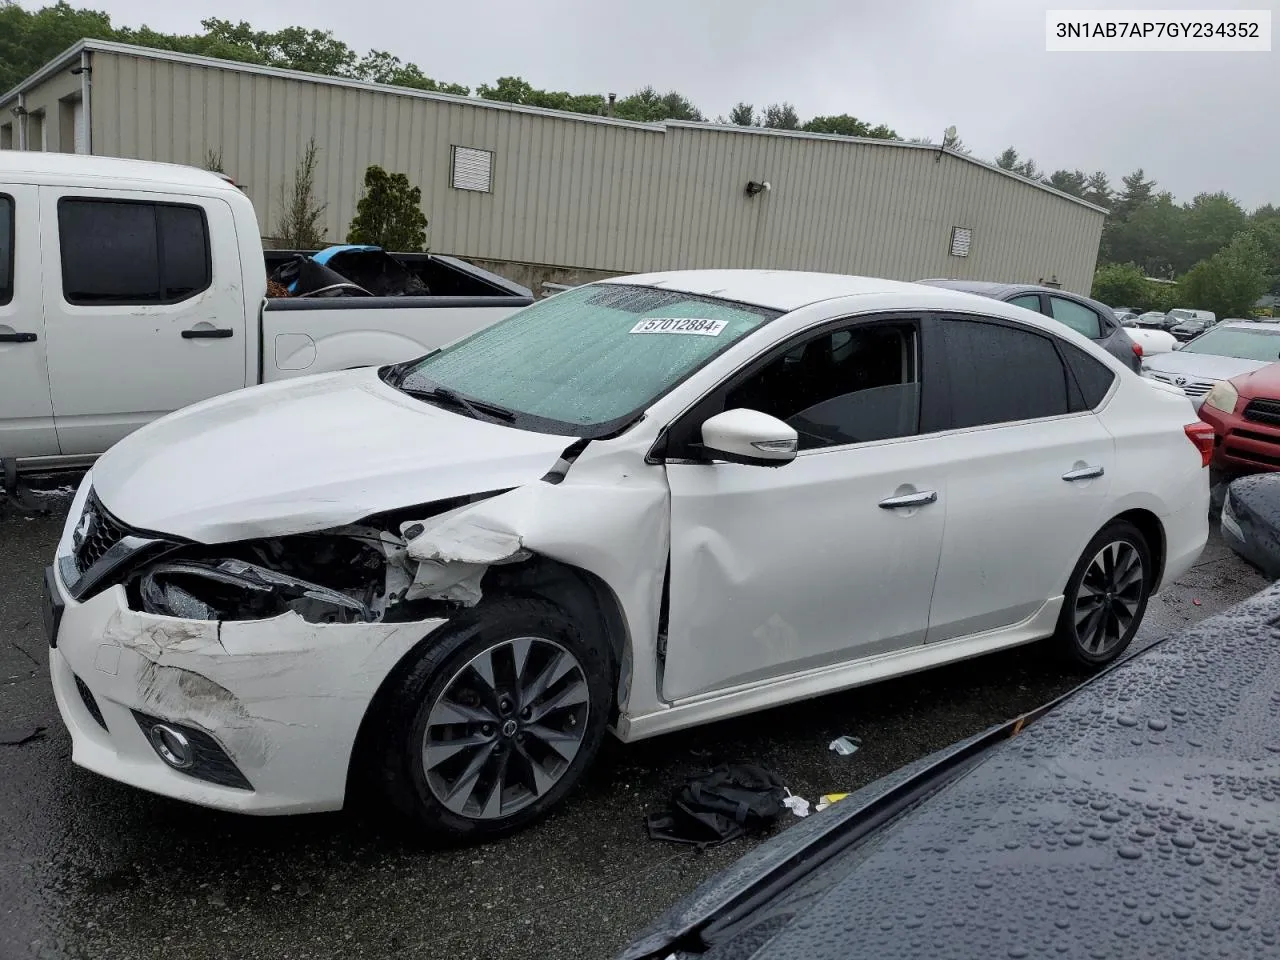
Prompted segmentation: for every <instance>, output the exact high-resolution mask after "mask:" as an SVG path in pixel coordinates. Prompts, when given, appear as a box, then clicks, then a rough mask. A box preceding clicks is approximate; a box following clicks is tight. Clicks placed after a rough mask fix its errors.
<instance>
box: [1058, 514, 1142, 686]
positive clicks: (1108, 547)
mask: <svg viewBox="0 0 1280 960" xmlns="http://www.w3.org/2000/svg"><path fill="white" fill-rule="evenodd" d="M1154 575H1155V568H1154V565H1153V564H1152V562H1151V548H1150V547H1149V546H1148V545H1147V540H1146V537H1144V536H1143V535H1142V531H1140V530H1139V529H1138V528H1137V527H1135V526H1134V525H1133V524H1131V523H1129V522H1128V521H1126V520H1117V521H1115V522H1114V523H1109V524H1107V526H1105V527H1103V528H1102V530H1100V531H1099V532H1098V535H1097V536H1095V537H1094V538H1093V539H1092V540H1090V541H1089V545H1088V546H1087V547H1085V548H1084V553H1083V554H1081V556H1080V560H1079V561H1078V562H1077V563H1076V568H1075V570H1074V571H1072V573H1071V579H1070V580H1068V581H1067V589H1066V590H1065V591H1064V594H1063V602H1062V612H1061V613H1060V614H1059V615H1058V629H1057V633H1056V634H1055V638H1056V641H1057V644H1058V647H1059V649H1060V651H1061V652H1062V654H1063V655H1064V656H1065V657H1066V659H1067V660H1068V661H1069V662H1072V663H1075V664H1076V665H1079V666H1085V667H1101V666H1104V665H1105V664H1108V663H1110V662H1111V661H1113V660H1115V659H1116V658H1117V657H1119V656H1120V654H1122V653H1124V651H1125V649H1126V648H1127V647H1128V646H1129V644H1130V642H1132V640H1133V636H1134V634H1136V633H1137V632H1138V627H1139V625H1140V624H1141V623H1142V615H1143V614H1144V613H1145V612H1146V610H1147V600H1148V598H1149V597H1150V595H1151V589H1152V587H1153V586H1154V583H1153V582H1152V581H1153V578H1154Z"/></svg>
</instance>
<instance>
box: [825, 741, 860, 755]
mask: <svg viewBox="0 0 1280 960" xmlns="http://www.w3.org/2000/svg"><path fill="white" fill-rule="evenodd" d="M860 746H862V741H861V740H859V739H858V738H857V737H836V738H835V739H834V740H832V741H831V743H830V744H828V745H827V749H828V750H834V751H835V752H836V753H838V754H840V756H842V757H849V756H852V755H853V754H855V753H857V752H858V748H859V747H860Z"/></svg>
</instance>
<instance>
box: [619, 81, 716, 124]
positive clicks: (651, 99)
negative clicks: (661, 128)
mask: <svg viewBox="0 0 1280 960" xmlns="http://www.w3.org/2000/svg"><path fill="white" fill-rule="evenodd" d="M613 115H614V116H615V117H621V118H622V119H623V120H637V121H639V122H641V123H656V122H658V121H659V120H702V119H703V116H702V113H701V111H699V110H698V108H697V107H695V106H694V105H693V104H692V103H691V102H690V101H689V99H688V98H687V97H685V96H683V95H682V94H679V93H677V92H676V91H675V90H671V91H669V92H667V93H658V91H657V90H655V89H654V88H653V87H644V88H642V89H640V90H637V91H636V92H635V93H633V94H631V96H629V97H623V98H622V99H621V100H619V101H618V102H617V103H616V104H614V108H613Z"/></svg>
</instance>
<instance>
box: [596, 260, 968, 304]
mask: <svg viewBox="0 0 1280 960" xmlns="http://www.w3.org/2000/svg"><path fill="white" fill-rule="evenodd" d="M603 282H605V283H627V284H635V285H637V286H646V287H658V288H662V289H667V290H676V291H679V292H681V293H692V294H696V295H699V296H705V297H718V298H721V299H724V300H734V301H737V302H738V303H747V304H751V305H753V306H759V307H768V308H772V309H775V310H782V311H787V312H789V311H792V310H798V309H800V308H801V307H805V306H808V305H810V304H813V303H818V302H820V301H823V300H834V299H836V298H838V297H849V296H859V295H869V294H901V295H903V296H904V297H907V298H913V299H915V300H918V301H920V303H921V305H922V306H940V305H945V304H950V305H952V306H954V307H956V309H965V308H968V309H973V301H972V300H971V299H970V298H969V297H968V296H966V295H965V294H963V293H961V292H959V291H956V292H954V293H952V294H951V295H950V296H948V295H946V294H945V293H944V292H943V291H931V292H930V293H929V295H928V296H924V294H925V291H923V290H921V289H920V285H919V284H916V283H909V282H906V281H902V280H883V279H880V278H878V277H856V276H845V275H844V274H837V273H808V272H804V271H800V270H673V271H668V272H663V273H642V274H632V275H630V276H624V277H614V278H611V279H609V280H607V281H603ZM939 294H941V296H939Z"/></svg>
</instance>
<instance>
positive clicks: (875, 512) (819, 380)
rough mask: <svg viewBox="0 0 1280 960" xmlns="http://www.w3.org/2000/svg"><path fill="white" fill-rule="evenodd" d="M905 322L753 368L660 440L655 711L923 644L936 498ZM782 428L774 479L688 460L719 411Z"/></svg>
mask: <svg viewBox="0 0 1280 960" xmlns="http://www.w3.org/2000/svg"><path fill="white" fill-rule="evenodd" d="M920 357H921V352H920V327H919V324H918V323H917V322H916V320H914V319H912V318H906V319H898V318H895V319H886V320H883V321H873V322H868V321H866V320H863V321H861V322H857V323H854V322H844V323H842V324H838V325H835V326H831V327H827V328H825V329H823V330H822V331H821V332H819V333H813V332H809V333H807V334H804V335H801V336H799V337H797V339H796V340H793V341H790V342H789V343H787V344H784V345H783V346H782V347H780V348H778V349H777V350H775V351H773V352H771V353H770V354H767V355H766V356H764V357H762V358H761V359H760V360H759V361H757V363H756V364H754V365H753V366H752V367H750V368H748V369H747V370H746V371H744V372H743V374H741V375H739V376H738V377H736V378H735V379H734V380H731V381H730V382H729V383H727V384H726V385H724V386H723V387H721V388H719V389H718V390H717V391H716V392H715V393H713V394H711V395H710V396H708V397H707V398H705V399H704V400H703V401H702V402H701V403H699V404H698V405H697V406H696V407H695V408H694V409H693V410H691V411H690V412H689V413H687V414H686V415H685V416H684V417H683V418H682V419H681V420H680V421H678V422H677V423H676V424H673V425H672V428H671V430H670V432H669V436H668V445H667V457H666V463H667V466H666V470H667V479H668V483H669V485H670V490H671V574H670V610H669V619H668V634H667V650H666V661H665V666H664V673H663V680H662V695H663V697H664V699H666V700H669V701H678V700H681V699H685V698H689V697H695V696H699V695H705V694H710V693H714V692H716V691H722V690H726V689H728V688H732V687H737V686H741V685H744V684H754V683H760V682H767V681H769V680H774V679H778V678H781V677H783V676H785V675H787V674H792V673H796V672H800V671H805V670H812V669H817V668H822V667H826V666H832V665H837V664H841V663H845V662H848V661H850V660H856V659H860V658H864V657H872V656H875V655H877V654H881V653H885V652H889V651H893V650H897V649H901V648H903V647H907V646H912V645H916V644H920V643H923V641H924V637H925V632H926V630H927V628H928V622H929V605H930V602H931V599H932V596H933V581H934V576H935V574H936V573H937V569H938V563H939V557H940V554H941V549H942V533H943V518H944V513H945V506H946V489H945V486H946V483H945V474H944V469H943V467H942V466H941V465H940V464H938V463H936V462H933V454H932V453H931V449H930V448H931V446H932V444H931V443H930V442H929V441H928V439H924V440H919V439H916V437H917V434H919V433H920V432H921V429H920V427H921V405H920V399H921V390H920V386H921V376H920ZM735 408H748V409H754V410H759V411H761V412H763V413H768V414H771V415H772V416H775V417H777V418H778V419H781V420H784V421H785V422H787V423H788V424H789V425H791V426H792V427H794V428H795V429H796V430H797V432H798V434H799V452H798V453H797V455H796V457H795V459H794V460H792V461H791V462H789V463H786V464H785V465H783V466H781V467H776V468H773V467H762V466H751V465H746V464H739V463H727V462H722V461H711V460H708V459H705V458H702V456H701V454H700V452H699V449H698V441H699V440H700V436H701V432H700V431H701V425H702V423H704V422H705V421H706V420H707V419H708V418H709V417H711V416H714V415H715V414H717V413H720V412H722V411H724V410H726V409H735Z"/></svg>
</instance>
